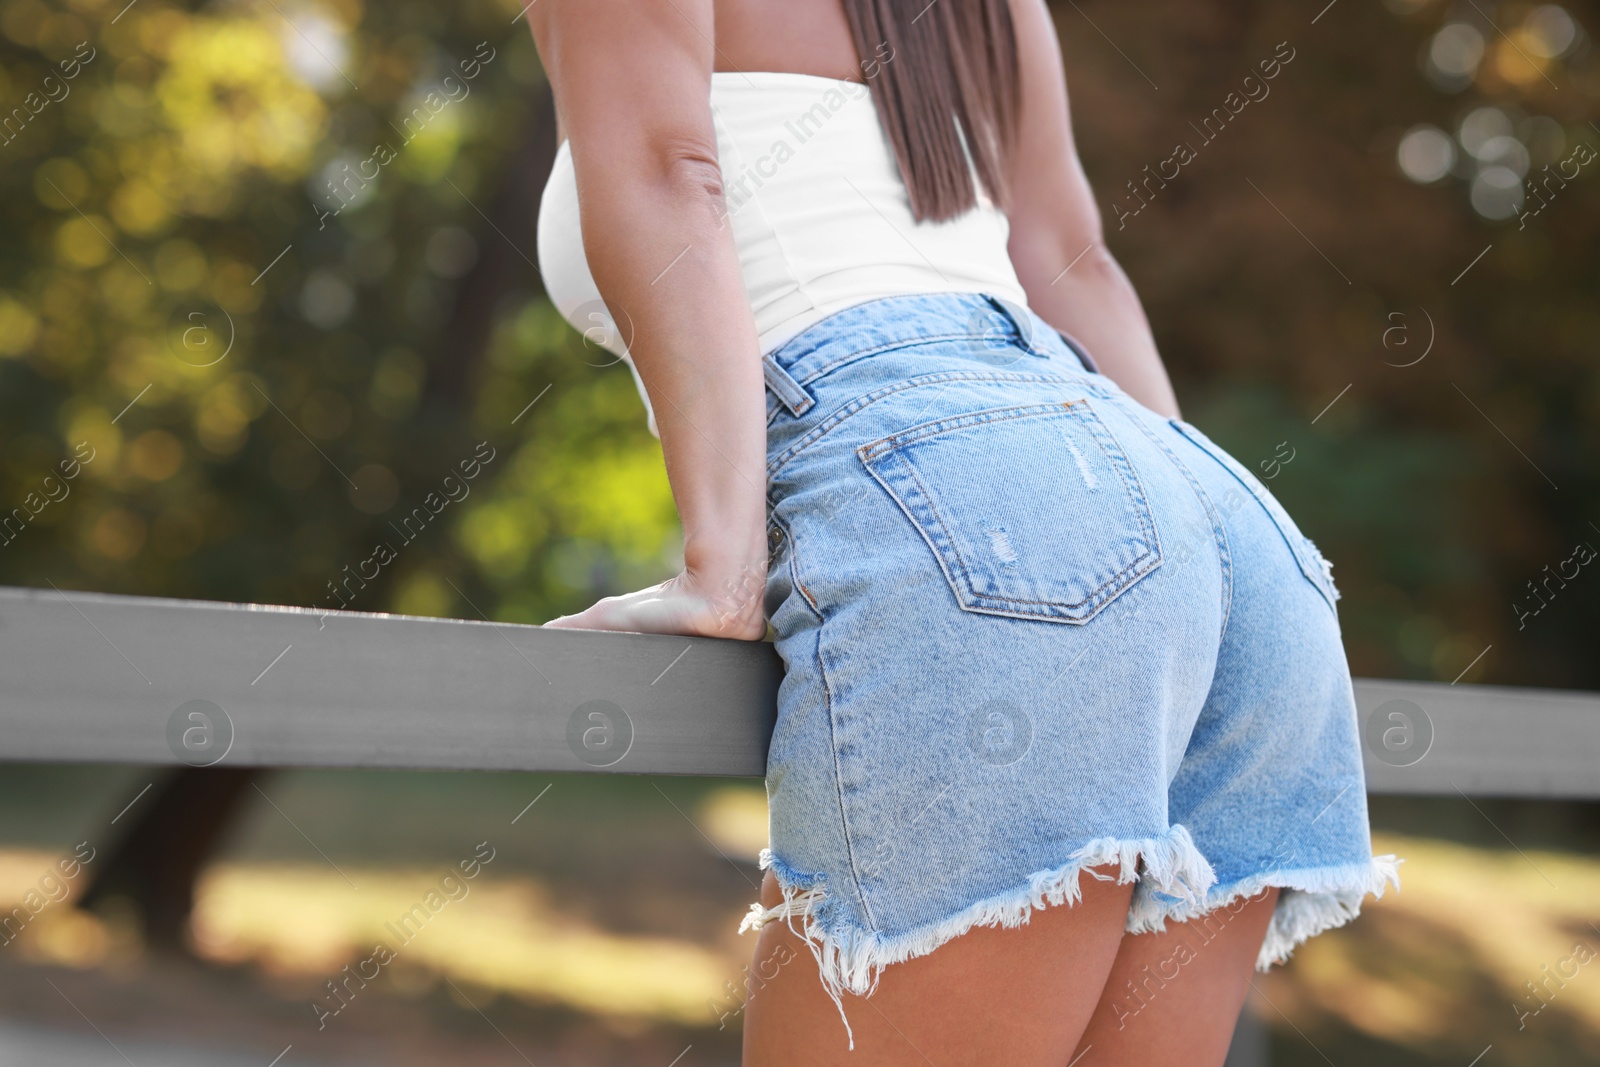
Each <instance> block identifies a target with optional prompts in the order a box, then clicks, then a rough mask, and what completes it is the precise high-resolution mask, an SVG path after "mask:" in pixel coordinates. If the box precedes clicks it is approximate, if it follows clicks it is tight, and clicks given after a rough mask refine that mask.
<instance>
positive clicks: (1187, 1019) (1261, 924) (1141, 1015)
mask: <svg viewBox="0 0 1600 1067" xmlns="http://www.w3.org/2000/svg"><path fill="white" fill-rule="evenodd" d="M1236 903H1237V904H1238V907H1236V908H1234V907H1231V906H1230V907H1223V908H1218V909H1217V910H1216V911H1213V912H1211V913H1210V914H1209V915H1204V916H1201V917H1200V918H1198V919H1192V920H1190V921H1189V922H1184V923H1174V922H1169V923H1167V928H1166V930H1165V931H1163V932H1162V933H1159V934H1139V935H1138V936H1131V937H1124V938H1123V939H1122V948H1121V950H1120V951H1118V953H1117V959H1116V962H1115V964H1113V965H1112V968H1111V976H1110V978H1109V979H1108V980H1107V981H1106V986H1105V992H1104V994H1103V995H1102V996H1101V999H1100V1004H1099V1006H1098V1007H1097V1008H1096V1009H1095V1013H1094V1018H1093V1019H1092V1020H1091V1021H1090V1023H1089V1027H1088V1029H1087V1030H1086V1031H1085V1032H1084V1035H1083V1038H1082V1040H1081V1041H1080V1042H1079V1044H1078V1048H1077V1051H1076V1052H1074V1054H1073V1055H1074V1057H1081V1058H1079V1059H1074V1061H1073V1062H1075V1063H1077V1064H1078V1067H1113V1065H1120V1064H1129V1065H1134V1064H1137V1065H1141V1067H1143V1065H1147V1064H1153V1063H1182V1064H1187V1065H1190V1067H1219V1065H1220V1064H1221V1063H1222V1061H1223V1060H1224V1059H1226V1058H1227V1055H1228V1042H1229V1040H1230V1039H1231V1038H1232V1036H1233V1027H1234V1023H1235V1022H1236V1021H1237V1019H1238V1018H1239V1009H1240V1008H1242V1007H1243V1006H1244V998H1245V993H1246V991H1247V990H1248V989H1249V984H1250V974H1251V972H1252V971H1253V970H1254V968H1255V962H1256V954H1257V952H1259V951H1260V949H1261V940H1262V938H1264V937H1265V936H1266V932H1267V924H1268V922H1269V921H1270V920H1271V919H1272V911H1273V909H1274V908H1275V907H1276V906H1277V903H1278V890H1277V889H1276V888H1271V889H1268V890H1266V891H1265V892H1263V893H1262V894H1261V895H1258V896H1254V897H1250V898H1248V899H1246V900H1242V901H1238V902H1236Z"/></svg>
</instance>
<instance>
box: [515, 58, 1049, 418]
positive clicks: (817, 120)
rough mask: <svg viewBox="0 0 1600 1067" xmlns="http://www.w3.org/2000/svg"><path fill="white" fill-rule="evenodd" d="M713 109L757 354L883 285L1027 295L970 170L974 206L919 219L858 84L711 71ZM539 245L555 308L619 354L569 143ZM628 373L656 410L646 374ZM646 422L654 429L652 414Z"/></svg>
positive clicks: (1002, 222)
mask: <svg viewBox="0 0 1600 1067" xmlns="http://www.w3.org/2000/svg"><path fill="white" fill-rule="evenodd" d="M711 116H712V121H713V123H714V126H715V129H716V137H717V154H718V161H719V163H720V164H721V168H722V181H723V194H724V199H725V200H726V203H727V211H728V223H729V225H730V226H731V227H732V230H733V237H734V243H735V245H736V246H737V248H738V253H739V263H740V267H741V271H742V274H743V277H744V286H745V292H746V295H747V296H748V297H749V300H750V307H751V310H752V311H753V312H754V314H755V323H756V331H757V333H758V334H759V335H760V343H761V353H762V354H763V355H765V354H766V353H768V352H771V351H773V350H774V349H776V348H777V347H778V346H779V345H781V344H783V342H785V341H787V340H789V339H790V338H792V337H794V336H795V335H796V334H798V333H800V331H802V330H804V329H805V328H806V327H807V326H810V325H812V324H813V323H815V322H817V321H818V320H820V319H823V318H826V317H827V316H829V315H831V314H833V313H834V312H837V311H842V310H844V309H845V308H847V307H852V306H854V305H856V304H860V303H864V302H865V301H868V300H876V299H878V298H879V297H885V296H899V295H904V294H909V293H926V292H986V293H992V294H994V295H996V296H1001V297H1005V298H1006V299H1008V300H1012V301H1015V302H1016V303H1018V304H1022V305H1024V306H1025V305H1026V304H1027V294H1026V293H1024V292H1023V289H1022V285H1021V283H1020V282H1018V281H1017V275H1016V271H1015V270H1014V269H1013V268H1012V265H1011V257H1010V255H1009V254H1008V253H1007V251H1006V241H1007V238H1008V237H1009V236H1010V227H1009V224H1008V222H1007V220H1006V217H1005V215H1004V213H1002V212H1001V211H1000V210H999V209H998V208H996V207H995V206H994V204H993V203H992V202H991V201H990V200H989V198H988V197H987V196H985V195H984V193H983V190H982V186H981V184H980V183H979V182H978V181H977V178H976V175H974V178H973V184H974V186H975V187H976V188H977V189H978V204H977V206H975V207H974V208H973V209H972V210H970V211H968V212H966V213H965V214H963V215H961V216H959V217H958V218H955V219H951V220H948V221H946V222H929V223H918V222H917V221H916V220H915V219H913V217H912V214H911V199H910V196H909V195H908V193H907V192H906V187H905V184H904V182H903V181H902V180H901V178H900V169H899V167H898V166H897V165H896V163H895V158H894V149H893V148H892V146H891V145H890V143H889V139H888V137H887V136H886V135H885V133H884V130H883V127H882V125H881V124H880V123H879V121H878V114H877V109H876V108H875V107H874V106H873V102H872V94H871V92H870V91H869V90H868V89H867V87H866V86H865V85H861V84H859V83H855V82H846V81H839V80H837V79H833V78H823V77H817V76H814V75H810V74H783V73H771V72H755V73H748V74H746V73H739V72H734V71H717V72H715V73H713V74H712V76H711ZM538 256H539V270H540V273H541V274H542V275H543V276H544V284H545V290H546V291H547V292H548V293H549V294H550V299H551V301H552V302H553V303H554V304H555V307H556V309H557V310H558V311H559V312H560V313H561V314H562V316H563V317H564V318H566V319H567V321H568V322H571V323H572V325H573V326H574V327H576V328H577V329H579V330H581V331H584V332H585V336H586V337H588V338H589V339H590V340H591V341H594V342H597V343H599V344H601V345H602V346H603V347H605V348H606V349H608V350H609V351H611V352H613V353H615V354H616V355H618V356H619V357H622V358H623V359H625V360H626V359H627V348H626V343H625V342H626V338H625V337H624V336H623V335H624V334H625V333H626V332H627V324H626V323H624V324H623V327H622V329H620V330H619V329H617V328H615V327H613V326H612V325H611V323H610V319H609V316H608V315H607V314H606V312H605V305H604V304H603V303H602V302H601V299H600V293H599V290H597V289H596V288H595V284H594V279H593V278H592V277H591V275H590V273H589V264H588V261H587V259H586V258H585V256H584V251H583V239H582V235H581V232H580V230H579V225H578V187H577V181H576V178H575V176H574V174H573V169H572V152H571V147H570V145H568V144H567V143H565V142H563V143H562V145H561V147H560V148H559V149H558V150H557V152H556V158H555V165H554V166H553V167H552V168H551V171H550V180H549V181H548V182H547V183H546V185H545V190H544V198H543V200H542V202H541V203H540V205H539V223H538ZM628 366H629V369H630V370H632V369H633V364H632V362H631V361H629V363H628ZM633 374H634V380H635V381H636V382H638V384H639V394H640V396H641V397H643V398H644V402H645V410H646V412H650V400H649V397H648V396H647V395H646V394H645V391H644V384H643V382H641V381H639V375H638V372H637V371H636V370H635V371H634V372H633ZM650 432H651V433H655V432H656V424H655V416H654V414H653V413H650Z"/></svg>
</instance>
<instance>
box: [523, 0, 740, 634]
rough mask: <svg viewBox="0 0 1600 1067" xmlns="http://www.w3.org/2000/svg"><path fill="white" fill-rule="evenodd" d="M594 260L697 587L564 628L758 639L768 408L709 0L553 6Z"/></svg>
mask: <svg viewBox="0 0 1600 1067" xmlns="http://www.w3.org/2000/svg"><path fill="white" fill-rule="evenodd" d="M528 21H529V23H530V25H531V26H532V28H533V35H534V41H535V43H536V44H537V45H538V49H539V55H540V58H541V59H542V60H543V62H544V67H545V71H546V73H547V75H548V76H549V78H550V83H551V87H552V89H553V91H554V94H555V100H556V107H557V111H558V113H559V115H560V122H561V127H562V129H563V130H564V132H565V133H566V134H567V137H568V139H569V140H570V141H571V145H572V162H573V169H574V171H575V172H576V176H577V182H578V201H579V205H580V208H579V214H580V222H581V226H582V232H583V245H584V250H585V253H586V254H587V257H588V260H589V267H590V271H591V272H592V273H593V275H594V280H595V285H596V286H597V287H598V289H599V290H600V295H601V296H602V297H603V298H604V299H605V302H606V306H607V308H608V309H609V310H610V311H611V313H612V317H613V318H614V319H615V321H617V322H618V323H629V324H630V325H631V327H632V339H633V340H632V345H631V347H630V350H629V351H630V354H631V355H632V357H633V361H634V364H635V366H636V367H637V368H638V370H639V375H640V377H641V378H642V379H643V380H644V384H645V389H646V391H647V392H648V393H649V395H650V401H651V406H652V407H653V408H654V409H655V413H656V424H657V427H658V428H659V430H660V434H661V447H662V451H663V452H664V454H665V458H666V466H667V477H668V479H669V480H670V482H671V484H672V493H673V499H674V500H675V501H676V502H677V505H678V514H679V517H680V518H681V520H682V522H683V530H684V573H683V574H681V575H679V576H678V577H677V578H674V579H673V580H671V581H669V582H666V583H663V584H662V585H661V586H657V587H655V588H653V589H648V590H644V591H642V592H639V593H634V594H630V595H629V596H624V597H612V598H608V599H607V600H603V601H601V602H600V603H599V604H596V605H595V606H594V607H592V608H590V609H588V610H587V611H585V612H582V613H580V614H578V615H574V616H568V617H565V618H563V619H560V620H556V623H555V624H556V625H561V626H572V627H581V628H589V629H618V630H644V631H651V632H670V633H702V634H707V635H711V636H725V637H744V638H759V637H760V636H761V634H762V632H763V629H764V623H763V620H762V614H761V599H762V591H763V589H764V585H765V577H766V555H767V551H766V550H767V546H766V538H765V532H766V404H765V397H764V393H763V389H764V383H763V379H762V374H761V360H760V348H759V344H758V340H757V336H756V328H755V321H754V318H753V316H752V314H751V311H750V307H749V304H748V302H747V300H746V297H745V292H744V283H743V280H742V278H741V275H740V271H739V259H738V254H737V251H736V250H735V248H734V243H733V237H732V233H731V231H730V229H729V228H728V227H727V226H725V225H722V224H721V222H720V220H721V218H722V214H723V211H724V208H723V195H722V174H721V171H720V169H719V168H718V164H717V142H716V135H715V132H714V129H713V126H712V121H711V108H710V103H709V97H710V86H711V70H712V63H713V47H712V33H713V25H712V3H711V0H672V2H671V3H638V2H636V0H540V2H539V3H537V4H534V5H533V6H532V7H530V8H529V12H528Z"/></svg>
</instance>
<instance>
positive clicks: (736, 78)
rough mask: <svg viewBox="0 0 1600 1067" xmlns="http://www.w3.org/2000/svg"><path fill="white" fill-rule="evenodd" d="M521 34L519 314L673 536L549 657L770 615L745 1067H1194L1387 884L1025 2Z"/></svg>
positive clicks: (1280, 541)
mask: <svg viewBox="0 0 1600 1067" xmlns="http://www.w3.org/2000/svg"><path fill="white" fill-rule="evenodd" d="M528 17H529V21H530V22H531V24H532V27H533V33H534V38H535V40H536V43H537V45H538V49H539V53H540V56H541V57H542V59H543V61H544V64H545V68H546V70H547V72H548V75H549V78H550V82H551V85H552V87H553V90H554V93H555V99H556V103H557V109H558V114H559V116H560V126H561V133H562V135H563V136H564V138H565V142H564V144H563V147H562V149H561V150H560V152H559V153H558V158H557V163H556V167H555V169H554V172H553V173H552V176H551V179H550V184H549V186H548V188H547V190H546V193H545V199H544V205H543V207H542V209H541V219H540V240H539V244H540V249H539V251H540V259H541V261H542V269H543V273H544V275H545V281H546V284H547V285H548V287H549V290H550V293H551V295H552V298H553V299H554V300H555V302H556V304H557V306H558V307H560V308H561V309H562V311H563V313H565V314H567V315H568V317H569V318H572V319H574V320H575V325H577V326H578V327H579V328H580V329H585V330H589V329H591V328H592V327H593V326H594V325H595V321H596V319H595V316H594V315H592V314H591V313H590V312H592V311H593V309H596V308H600V307H604V308H605V309H609V312H610V313H611V318H612V319H614V321H615V323H616V324H617V325H618V327H619V330H618V332H620V334H621V335H622V336H623V338H624V339H625V340H626V342H627V344H626V352H627V354H628V356H629V357H630V359H631V363H632V366H633V367H634V369H635V373H636V375H637V376H638V378H639V380H640V383H641V385H642V387H643V388H644V390H645V392H646V394H647V399H648V402H649V406H650V409H651V411H652V413H653V426H654V427H655V428H656V430H657V432H658V434H659V436H660V438H661V443H662V448H663V451H664V453H665V459H666V466H667V473H668V476H669V478H670V480H671V484H672V489H673V494H674V498H675V500H676V502H677V505H678V510H679V514H680V515H681V517H682V521H683V528H684V538H685V541H684V568H683V571H682V573H681V574H679V575H678V576H677V577H675V578H673V579H672V580H670V581H668V582H664V583H662V584H661V585H659V586H656V587H654V588H651V589H647V590H643V591H641V592H638V593H633V594H631V595H627V596H620V597H611V598H608V599H606V600H603V601H601V602H600V603H598V604H596V605H594V606H593V607H591V608H589V609H588V610H587V611H584V612H581V613H579V614H577V615H573V616H568V617H564V618H561V619H558V620H555V621H554V622H552V623H550V625H553V626H565V627H578V628H592V629H613V630H634V631H650V632H661V633H675V634H703V635H711V636H722V637H732V638H743V639H752V640H753V639H757V638H760V637H762V636H763V633H764V632H765V631H766V620H767V619H770V626H771V631H772V634H773V635H774V638H775V640H776V643H777V649H778V651H779V653H780V654H781V655H782V657H783V660H784V663H785V666H786V676H785V679H784V682H783V685H782V688H781V691H780V695H779V717H778V723H777V728H776V732H775V734H774V737H773V740H772V746H771V750H770V753H769V757H768V766H767V792H768V799H769V804H770V811H771V816H770V817H771V823H770V828H771V847H770V849H769V850H766V851H764V852H763V854H762V865H763V867H765V868H766V869H767V874H766V877H765V882H764V884H763V887H762V892H761V900H760V902H759V903H758V904H757V905H755V907H754V908H753V911H752V915H751V917H750V920H749V925H750V926H753V927H756V928H758V929H759V930H760V934H759V938H758V944H757V946H756V950H755V958H754V961H753V962H752V965H751V970H750V974H749V975H748V976H747V985H748V987H749V988H750V990H751V992H752V996H751V998H750V1000H749V1002H748V1018H747V1019H746V1021H745V1034H744V1040H745V1052H746V1060H747V1062H749V1063H752V1064H763V1065H765V1064H800V1063H805V1064H825V1063H849V1064H888V1063H897V1064H898V1063H922V1062H932V1063H936V1064H939V1065H940V1067H953V1065H956V1064H968V1063H971V1064H1007V1065H1017V1064H1041V1065H1043V1064H1052V1065H1060V1064H1065V1063H1068V1062H1076V1061H1075V1059H1074V1057H1077V1056H1080V1055H1084V1054H1088V1055H1090V1056H1092V1059H1089V1060H1085V1061H1084V1062H1085V1063H1104V1064H1110V1063H1128V1064H1135V1063H1137V1064H1148V1063H1175V1062H1183V1063H1187V1064H1218V1063H1221V1062H1222V1060H1223V1057H1224V1055H1225V1053H1226V1050H1227V1047H1228V1043H1229V1038H1230V1035H1231V1033H1232V1029H1233V1024H1234V1020H1235V1018H1236V1016H1237V1014H1238V1012H1239V1009H1240V1006H1241V1004H1242V1003H1243V999H1244V995H1245V992H1246V989H1247V986H1248V983H1249V974H1250V970H1251V968H1252V966H1260V967H1262V968H1265V967H1266V966H1268V965H1269V964H1270V963H1272V962H1274V961H1279V960H1282V959H1284V958H1286V957H1287V955H1288V954H1289V952H1290V950H1291V949H1292V948H1293V947H1294V946H1295V945H1296V944H1298V943H1299V942H1300V941H1302V940H1304V939H1305V938H1306V937H1309V936H1311V935H1312V934H1314V933H1317V932H1319V931H1321V930H1323V929H1326V928H1328V927H1330V926H1334V925H1338V924H1339V923H1342V922H1345V921H1347V920H1348V919H1349V918H1351V917H1353V916H1354V915H1355V913H1356V911H1357V909H1358V908H1359V905H1360V902H1361V900H1362V898H1363V896H1364V894H1365V893H1367V892H1381V891H1382V889H1383V887H1384V884H1385V882H1386V881H1387V880H1395V881H1397V879H1396V876H1395V867H1396V863H1397V861H1396V860H1395V859H1394V857H1392V856H1386V857H1373V855H1372V853H1371V843H1370V837H1369V834H1368V828H1367V813H1366V799H1365V789H1364V785H1363V781H1362V772H1361V761H1360V754H1359V750H1358V741H1357V727H1356V720H1355V708H1354V703H1353V700H1352V695H1351V686H1350V678H1349V674H1348V670H1347V667H1346V664H1345V659H1344V655H1343V651H1342V648H1341V645H1340V637H1339V626H1338V620H1337V616H1336V612H1335V608H1334V600H1335V598H1336V597H1337V595H1338V594H1337V592H1336V591H1335V590H1334V588H1333V585H1332V581H1331V578H1330V577H1329V573H1328V570H1327V565H1326V564H1325V563H1324V561H1323V560H1322V558H1321V556H1320V555H1319V554H1318V553H1317V551H1316V549H1315V547H1314V546H1312V544H1311V543H1310V542H1309V541H1308V540H1306V538H1305V537H1304V536H1303V535H1302V534H1301V533H1300V532H1299V530H1298V529H1297V528H1296V527H1295V526H1294V524H1293V522H1292V521H1291V520H1290V519H1289V517H1288V516H1287V515H1286V514H1285V513H1284V512H1283V510H1282V508H1281V507H1279V506H1278V504H1277V503H1276V501H1274V500H1273V499H1272V497H1271V496H1270V495H1269V494H1268V493H1267V491H1266V490H1265V489H1264V488H1263V487H1262V486H1261V484H1260V483H1259V482H1258V481H1256V480H1255V479H1254V478H1253V477H1252V476H1251V475H1250V474H1249V473H1248V472H1247V471H1246V470H1245V469H1244V468H1243V467H1242V466H1240V465H1239V464H1238V463H1237V462H1236V461H1234V460H1233V459H1232V458H1231V457H1229V456H1227V455H1226V454H1225V453H1223V452H1222V451H1221V450H1220V449H1219V448H1218V447H1217V446H1216V445H1215V444H1213V443H1212V442H1210V441H1209V440H1208V439H1207V438H1206V437H1205V436H1204V435H1203V434H1201V433H1200V431H1199V430H1197V429H1195V428H1194V427H1193V426H1191V425H1189V424H1188V423H1186V422H1184V421H1183V420H1182V419H1181V418H1180V417H1179V412H1178V407H1177V403H1176V401H1175V399H1174V397H1173V393H1172V389H1171V386H1170V385H1169V383H1168V380H1167V375H1166V373H1165V371H1164V369H1163V367H1162V364H1161V360H1160V357H1159V356H1158V355H1157V352H1156V349H1155V345H1154V342H1153V340H1152V338H1151V334H1150V330H1149V327H1148V325H1147V324H1146V321H1145V318H1144V314H1143V312H1142V310H1141V308H1140V305H1139V302H1138V299H1137V298H1136V297H1135V295H1134V292H1133V290H1132V288H1131V287H1130V285H1129V283H1128V281H1127V279H1126V277H1125V276H1124V275H1123V273H1122V272H1121V270H1120V269H1119V268H1118V266H1117V264H1116V263H1115V261H1114V260H1113V259H1112V257H1111V255H1110V253H1109V252H1108V251H1107V250H1106V248H1105V245H1104V242H1103V240H1102V236H1101V222H1100V217H1099V213H1098V211H1097V209H1096V207H1095V204H1094V200H1093V197H1092V195H1091V193H1090V190H1089V187H1088V184H1087V182H1086V180H1085V178H1084V175H1083V171H1082V169H1081V167H1080V165H1079V162H1078V158H1077V155H1076V153H1075V151H1074V148H1073V144H1072V136H1071V131H1070V127H1069V123H1068V110H1067V98H1066V89H1065V81H1064V76H1063V73H1062V69H1061V61H1060V54H1059V48H1058V45H1057V41H1056V37H1055V33H1054V29H1053V26H1052V24H1051V20H1050V17H1049V13H1048V12H1047V10H1046V8H1045V6H1044V3H1043V0H1011V2H1010V3H1009V4H1008V3H1007V0H943V2H942V3H939V2H935V3H925V2H924V0H913V2H900V0H786V2H783V3H777V2H772V0H768V2H763V0H669V2H666V3H639V2H637V0H540V2H539V3H537V4H534V5H532V6H531V7H530V8H529V10H528ZM580 205H581V210H580V209H579V206H580ZM600 300H603V305H602V304H600V303H599V302H598V301H600ZM602 318H603V317H602ZM1068 329H1070V330H1071V331H1072V334H1075V335H1076V337H1077V338H1081V339H1082V341H1081V342H1079V341H1078V340H1076V339H1074V338H1073V337H1072V336H1071V335H1069V334H1067V333H1065V332H1064V331H1065V330H1068ZM591 336H592V334H591ZM611 343H612V344H613V346H614V347H617V348H618V349H619V351H620V350H621V347H622V346H621V345H620V344H619V343H617V342H616V341H615V339H613V340H612V341H611ZM1090 352H1092V353H1093V357H1091V356H1090V355H1089V353H1090ZM868 993H872V994H873V995H872V996H871V997H870V999H868V998H867V996H866V995H867V994H868ZM841 1018H842V1019H843V1022H844V1025H842V1026H841V1025H840V1022H839V1020H840V1019H841Z"/></svg>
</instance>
